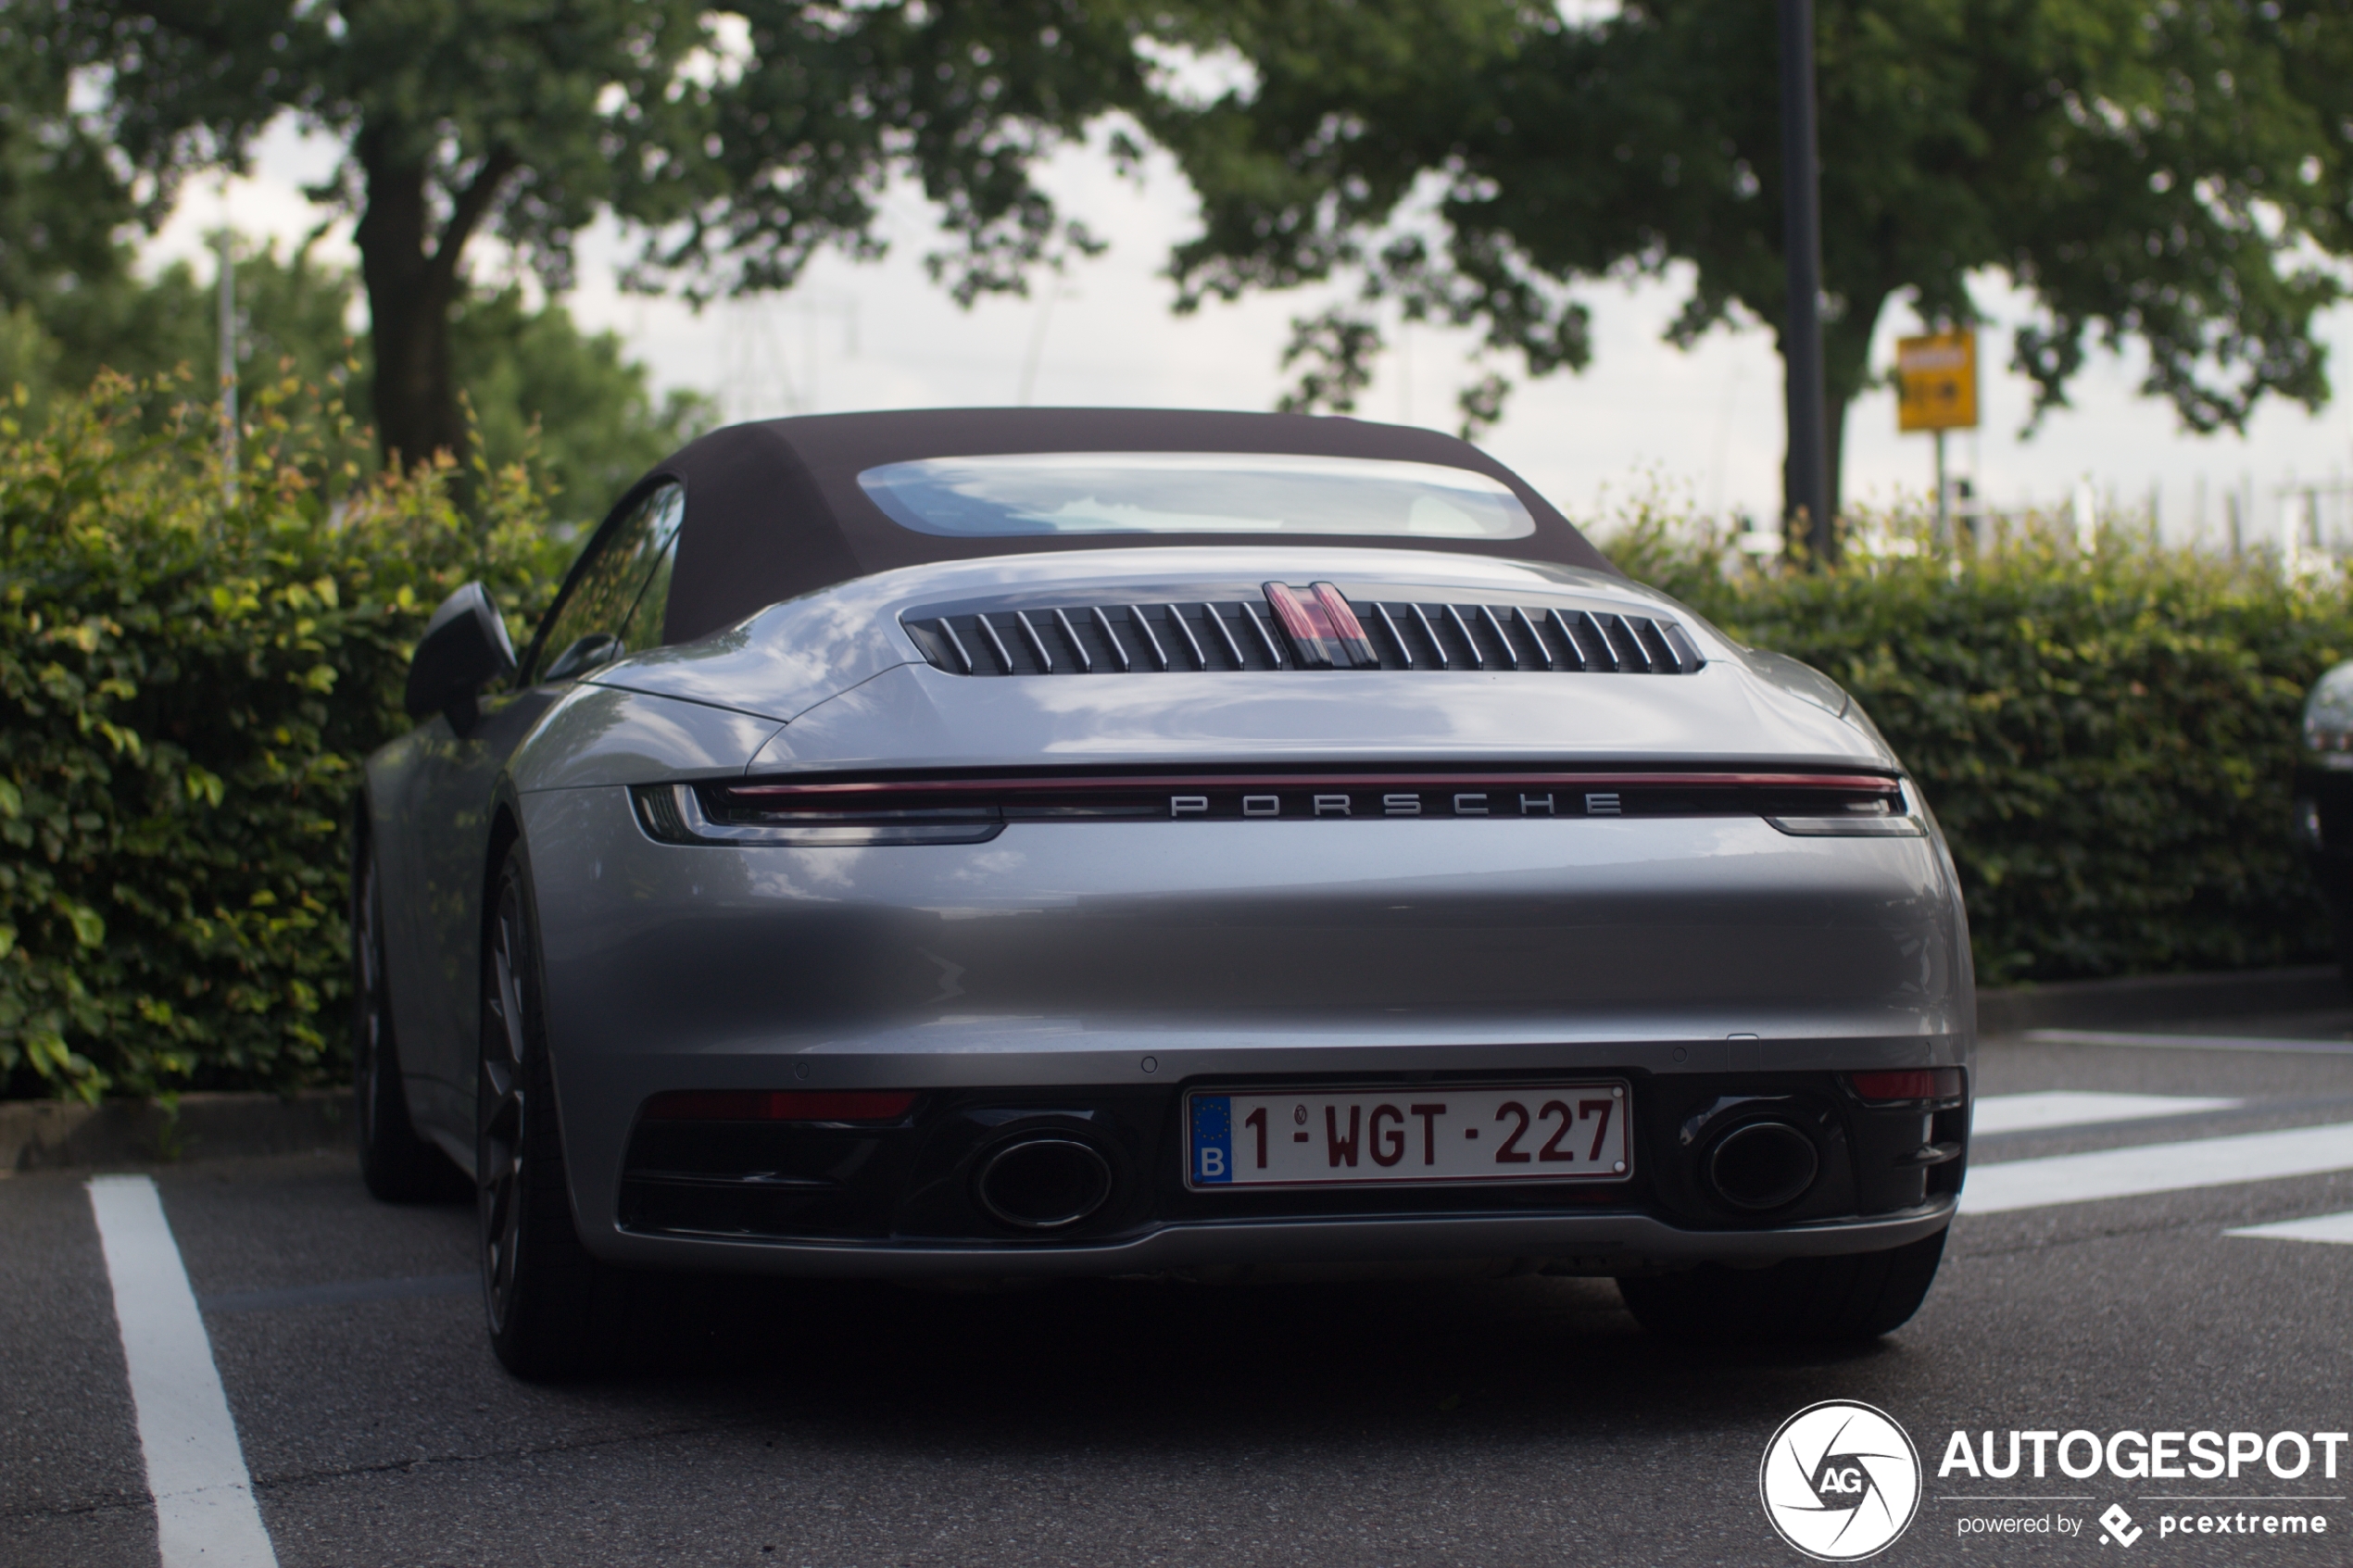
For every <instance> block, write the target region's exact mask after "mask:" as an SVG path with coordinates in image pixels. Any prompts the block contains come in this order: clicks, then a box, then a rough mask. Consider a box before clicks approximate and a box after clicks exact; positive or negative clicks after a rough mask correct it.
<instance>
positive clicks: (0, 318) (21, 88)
mask: <svg viewBox="0 0 2353 1568" xmlns="http://www.w3.org/2000/svg"><path fill="white" fill-rule="evenodd" d="M46 20H47V19H45V18H44V16H43V15H41V14H40V13H39V12H38V11H37V10H36V11H34V12H32V13H31V14H30V15H28V14H27V11H26V9H25V8H24V7H22V6H17V5H11V4H8V3H6V0H0V390H5V388H6V386H7V385H8V384H10V383H14V382H17V381H28V380H31V381H38V380H41V379H43V378H44V377H45V376H46V375H47V374H48V373H49V370H50V361H51V359H52V358H53V357H54V353H55V349H56V345H55V344H54V343H53V342H51V341H50V340H49V339H48V338H47V337H46V336H45V335H44V332H42V329H41V319H42V316H43V314H44V311H45V310H46V309H47V308H48V307H50V305H51V304H52V303H53V302H54V301H56V300H57V299H58V298H59V297H60V296H64V295H71V294H73V293H74V292H76V291H78V290H83V289H89V288H93V287H99V286H103V285H104V284H106V283H107V282H109V281H111V280H113V279H116V278H119V277H120V276H122V275H123V274H124V273H125V271H126V270H128V267H129V263H130V252H129V251H128V249H127V248H126V247H124V246H123V245H121V244H120V241H119V238H118V232H119V231H120V230H121V229H123V228H124V227H125V226H126V225H128V224H129V223H131V222H132V220H134V219H135V218H136V217H137V216H139V213H138V207H137V205H136V203H135V202H134V201H133V199H132V192H131V190H130V188H129V186H128V185H127V184H126V183H125V182H124V181H123V180H122V179H121V178H120V175H119V174H118V172H117V171H116V170H115V169H113V168H112V167H111V166H110V165H109V163H108V162H107V156H106V146H105V144H104V142H103V140H102V139H101V138H100V137H99V136H98V135H97V134H96V133H95V132H94V130H93V128H92V127H91V125H90V124H89V123H88V122H87V120H86V119H84V118H83V117H82V116H78V115H76V114H75V113H74V112H73V111H72V106H71V102H70V94H69V89H70V84H71V76H72V66H73V62H72V60H71V59H70V58H69V56H67V54H66V53H65V52H64V51H63V50H60V49H58V48H57V47H55V46H54V40H53V39H52V37H51V36H50V32H51V30H50V28H49V27H48V26H46V25H44V23H45V22H46Z"/></svg>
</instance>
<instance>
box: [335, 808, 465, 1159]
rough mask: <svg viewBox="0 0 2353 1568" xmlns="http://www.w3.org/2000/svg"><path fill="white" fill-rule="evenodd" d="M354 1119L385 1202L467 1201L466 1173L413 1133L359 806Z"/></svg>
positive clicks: (372, 860) (354, 879) (380, 892)
mask: <svg viewBox="0 0 2353 1568" xmlns="http://www.w3.org/2000/svg"><path fill="white" fill-rule="evenodd" d="M351 1090H352V1102H353V1103H352V1111H353V1115H352V1120H353V1122H354V1123H357V1125H358V1127H359V1177H360V1180H362V1181H364V1182H366V1183H367V1184H368V1191H369V1192H370V1193H371V1194H373V1195H374V1196H375V1197H376V1198H380V1199H382V1200H383V1201H384V1202H386V1203H448V1202H453V1201H455V1200H456V1199H459V1198H463V1197H465V1196H466V1192H467V1187H468V1184H467V1181H466V1177H465V1173H464V1172H462V1171H460V1170H459V1169H458V1167H457V1166H456V1165H454V1164H452V1163H451V1162H450V1160H449V1157H448V1156H447V1155H446V1154H444V1153H442V1151H441V1150H440V1149H438V1148H435V1147H434V1145H432V1144H431V1143H429V1142H427V1141H426V1140H425V1139H424V1138H422V1137H420V1136H419V1135H418V1134H417V1126H416V1123H414V1122H412V1121H411V1120H410V1119H409V1094H408V1090H407V1089H406V1087H405V1086H404V1085H402V1083H401V1080H400V1050H399V1046H398V1044H397V1042H396V1040H395V1039H394V1037H393V1032H392V992H391V987H390V985H388V984H387V983H386V980H385V977H384V888H383V886H382V885H381V884H380V881H379V879H378V876H377V872H376V853H375V846H374V844H373V843H372V842H371V840H370V838H369V835H368V830H367V814H366V810H365V809H364V807H363V809H362V810H361V814H360V823H359V832H358V838H357V845H356V847H355V850H354V853H353V856H352V865H351Z"/></svg>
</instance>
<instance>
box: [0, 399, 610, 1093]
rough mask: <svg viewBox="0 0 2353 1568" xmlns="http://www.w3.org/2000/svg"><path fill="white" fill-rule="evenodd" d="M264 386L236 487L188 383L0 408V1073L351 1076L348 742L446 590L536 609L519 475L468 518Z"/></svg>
mask: <svg viewBox="0 0 2353 1568" xmlns="http://www.w3.org/2000/svg"><path fill="white" fill-rule="evenodd" d="M258 405H259V406H258V408H256V410H255V411H254V413H253V416H252V417H251V419H250V420H248V421H247V423H246V425H245V437H244V440H243V441H242V443H241V451H240V454H239V463H238V483H237V484H236V486H235V489H234V494H233V498H229V497H226V496H224V487H225V484H224V482H225V475H224V473H223V471H222V466H221V460H220V458H221V455H220V450H219V441H218V428H219V427H218V423H217V418H218V417H217V415H215V414H213V413H211V412H210V411H208V410H206V409H204V408H198V407H195V406H194V405H192V404H190V403H189V402H188V401H187V399H186V396H185V392H184V388H182V387H181V386H177V385H174V384H171V383H148V384H138V383H131V382H128V381H122V380H112V379H110V380H107V381H104V382H102V383H100V384H99V386H98V387H97V388H96V389H95V390H94V393H93V394H92V395H91V396H90V397H89V398H88V399H86V400H81V401H66V402H63V403H61V404H60V405H58V406H57V408H55V409H54V410H53V412H52V415H51V418H50V420H49V421H48V423H47V424H46V426H45V428H44V429H43V430H41V431H39V432H26V431H22V430H19V428H18V426H17V423H16V421H15V420H9V419H0V840H4V841H5V844H6V849H5V851H0V854H5V859H0V1093H6V1094H8V1095H28V1094H74V1095H80V1096H82V1097H84V1098H97V1097H98V1096H99V1095H101V1094H107V1093H133V1094H155V1093H165V1094H169V1093H172V1092H176V1091H178V1090H182V1089H188V1088H215V1087H220V1088H227V1087H239V1088H245V1087H262V1086H272V1087H291V1086H293V1085H298V1084H303V1083H309V1082H316V1081H320V1080H322V1079H327V1080H331V1079H333V1078H335V1077H338V1076H339V1075H340V1074H341V1073H343V1071H344V1070H345V1067H346V1063H347V1054H346V1044H345V1037H344V1019H345V1017H346V1014H345V1011H344V1006H345V997H346V989H347V985H346V957H345V953H346V919H345V909H344V900H345V884H346V872H345V857H346V854H347V853H348V847H347V837H346V824H347V822H348V820H349V817H350V810H351V800H352V791H353V786H354V784H355V783H356V781H357V778H358V766H357V765H358V762H359V759H360V758H362V757H364V756H365V755H366V754H367V753H368V752H369V751H370V750H371V749H372V748H374V747H375V746H379V745H381V744H383V742H384V741H385V740H386V739H388V738H389V737H391V736H393V735H395V734H398V733H399V732H400V730H401V729H402V728H404V727H405V725H406V722H407V721H406V720H405V719H403V718H402V716H401V714H400V704H399V697H400V687H401V684H402V682H403V680H404V678H405V675H406V669H407V663H408V654H409V646H410V644H411V643H412V642H413V641H414V639H415V637H416V635H417V633H418V632H419V630H420V629H421V627H422V624H423V621H424V618H425V617H426V616H427V615H429V614H430V613H431V612H432V610H433V608H434V605H436V604H437V603H438V602H439V601H440V599H441V598H442V597H443V596H444V595H445V594H447V591H448V590H449V589H451V588H452V587H455V586H456V585H457V584H458V583H461V582H463V581H464V580H465V579H467V578H469V577H474V576H482V577H484V578H486V579H487V580H488V581H489V582H490V583H491V584H492V586H493V588H494V590H495V591H496V592H497V593H498V595H499V597H500V602H501V604H502V605H503V606H505V607H506V608H508V610H509V612H510V614H514V613H516V612H518V611H521V612H523V613H530V612H533V611H535V609H536V608H537V605H538V603H539V602H541V601H543V600H544V596H545V593H546V585H547V583H548V582H549V581H550V576H551V573H552V572H553V571H554V570H555V569H556V568H557V567H558V566H559V565H560V557H561V556H562V554H563V553H564V552H563V551H562V550H561V548H560V547H559V546H552V545H551V543H550V542H549V541H548V540H547V537H546V534H545V533H544V530H543V529H542V528H541V526H540V522H539V518H540V515H541V509H540V499H539V497H538V496H537V495H535V493H534V490H533V488H532V484H531V483H530V481H529V479H528V478H527V476H526V475H525V474H524V473H523V472H522V471H521V470H513V471H508V472H502V473H489V472H484V473H478V474H474V475H471V476H466V477H467V478H468V482H469V483H470V486H471V488H472V507H471V508H470V509H471V512H472V516H471V517H470V516H469V515H468V511H466V510H461V509H460V508H459V506H457V505H456V504H455V503H454V500H453V489H454V488H455V487H456V482H457V481H458V480H459V477H460V476H459V475H456V474H453V473H451V472H449V471H448V470H446V469H436V470H426V471H423V472H420V473H416V474H412V475H409V476H405V477H404V476H400V475H390V476H384V477H380V478H376V479H372V480H368V481H365V482H362V481H361V480H360V479H359V475H360V474H361V473H362V472H363V464H364V459H365V456H366V447H365V445H364V444H363V443H362V442H361V441H360V440H359V433H358V432H355V431H353V430H352V429H350V428H349V427H348V426H347V424H345V423H343V422H341V420H340V417H339V416H338V414H337V413H336V412H335V410H334V409H333V408H326V407H321V404H320V402H319V400H318V399H316V398H314V397H311V396H308V395H306V394H304V393H303V392H302V391H301V390H300V389H299V388H297V387H296V386H293V385H291V384H289V385H283V386H280V387H278V388H275V389H272V390H271V391H270V392H269V393H267V394H265V395H263V396H262V397H261V398H260V399H258ZM22 407H23V404H22V401H21V395H19V402H18V404H17V408H19V410H21V408H22ZM517 623H518V624H522V623H523V622H521V621H518V622H517Z"/></svg>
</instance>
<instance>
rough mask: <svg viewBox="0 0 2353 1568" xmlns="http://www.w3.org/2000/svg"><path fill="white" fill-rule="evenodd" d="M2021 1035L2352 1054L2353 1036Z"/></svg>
mask: <svg viewBox="0 0 2353 1568" xmlns="http://www.w3.org/2000/svg"><path fill="white" fill-rule="evenodd" d="M2021 1037H2022V1038H2024V1039H2026V1040H2029V1041H2031V1042H2032V1043H2033V1044H2035V1045H2038V1046H2153V1047H2158V1048H2161V1049H2166V1050H2183V1051H2301V1052H2304V1053H2306V1054H2308V1055H2310V1054H2317V1055H2321V1056H2345V1055H2347V1054H2353V1040H2294V1039H2283V1038H2280V1037H2278V1036H2276V1035H2136V1034H2132V1033H2128V1032H2124V1031H2120V1030H2114V1029H2029V1030H2028V1031H2027V1032H2026V1033H2025V1035H2023V1036H2021Z"/></svg>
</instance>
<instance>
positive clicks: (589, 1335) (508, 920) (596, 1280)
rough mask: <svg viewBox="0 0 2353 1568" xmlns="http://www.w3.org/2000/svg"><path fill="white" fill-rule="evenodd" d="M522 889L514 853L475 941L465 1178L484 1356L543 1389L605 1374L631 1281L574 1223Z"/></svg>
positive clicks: (517, 851)
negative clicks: (477, 969)
mask: <svg viewBox="0 0 2353 1568" xmlns="http://www.w3.org/2000/svg"><path fill="white" fill-rule="evenodd" d="M530 881H531V879H530V875H529V871H528V868H527V866H526V865H525V862H524V859H523V852H522V846H521V845H517V846H515V847H513V848H511V849H510V850H509V851H508V854H507V857H506V860H505V863H504V864H503V865H502V866H501V867H500V868H499V872H498V876H497V881H496V882H495V883H494V884H492V891H491V899H490V919H489V922H488V926H487V929H486V931H485V933H484V938H485V939H484V943H483V964H482V970H483V976H482V979H483V985H482V990H483V997H482V1044H481V1051H480V1063H481V1070H480V1072H479V1073H477V1074H476V1077H475V1095H476V1114H475V1128H476V1140H477V1141H476V1154H475V1161H474V1169H475V1171H476V1172H477V1173H478V1174H477V1178H476V1186H475V1192H476V1199H477V1209H478V1211H479V1214H480V1220H481V1253H482V1286H483V1306H484V1312H485V1315H486V1317H487V1319H488V1322H489V1328H490V1347H491V1348H492V1349H493V1350H494V1351H496V1352H497V1357H498V1360H499V1361H500V1363H501V1364H503V1365H504V1366H505V1367H506V1369H507V1370H508V1371H509V1372H510V1373H512V1374H515V1375H516V1376H518V1377H522V1378H526V1379H529V1380H532V1381H548V1380H557V1379H563V1378H572V1377H581V1376H585V1375H590V1374H596V1373H599V1372H603V1371H606V1370H608V1369H609V1368H610V1366H611V1364H612V1362H613V1361H614V1359H615V1356H616V1354H617V1352H618V1349H619V1347H620V1345H621V1343H622V1338H623V1316H624V1313H625V1311H626V1309H627V1305H628V1301H627V1290H628V1285H629V1280H628V1276H627V1275H625V1274H623V1273H621V1272H620V1271H618V1270H615V1269H612V1268H610V1267H609V1266H608V1265H606V1264H603V1263H600V1262H598V1261H597V1260H596V1259H595V1258H593V1257H591V1256H589V1253H588V1249H587V1248H585V1247H583V1246H581V1244H580V1236H579V1232H578V1230H577V1229H576V1228H575V1227H574V1225H573V1217H572V1192H571V1185H570V1182H569V1179H568V1176H567V1174H566V1171H565V1166H564V1150H563V1137H562V1133H561V1130H560V1127H559V1126H558V1123H557V1118H556V1096H555V1075H554V1073H553V1070H552V1069H551V1067H550V1065H549V1063H548V1060H547V1024H546V1017H547V1014H546V1010H545V1009H544V1007H543V1006H542V1005H541V1002H542V995H543V993H542V989H541V986H542V981H541V976H540V972H539V946H538V940H537V935H538V928H537V923H536V922H535V918H534V915H533V911H532V903H531V885H530Z"/></svg>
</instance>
